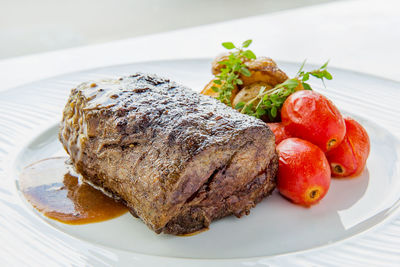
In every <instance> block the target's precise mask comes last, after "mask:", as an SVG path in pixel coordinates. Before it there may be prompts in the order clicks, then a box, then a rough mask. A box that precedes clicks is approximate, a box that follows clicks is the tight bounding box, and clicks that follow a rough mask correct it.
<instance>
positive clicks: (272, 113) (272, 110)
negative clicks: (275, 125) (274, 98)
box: [271, 106, 278, 118]
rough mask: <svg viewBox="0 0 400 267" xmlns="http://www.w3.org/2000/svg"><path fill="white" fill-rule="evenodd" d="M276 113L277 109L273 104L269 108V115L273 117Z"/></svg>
mask: <svg viewBox="0 0 400 267" xmlns="http://www.w3.org/2000/svg"><path fill="white" fill-rule="evenodd" d="M277 115H278V109H277V108H276V107H275V106H274V107H272V108H271V116H272V117H273V118H275V117H276V116H277Z"/></svg>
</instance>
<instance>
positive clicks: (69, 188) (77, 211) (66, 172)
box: [19, 157, 127, 224]
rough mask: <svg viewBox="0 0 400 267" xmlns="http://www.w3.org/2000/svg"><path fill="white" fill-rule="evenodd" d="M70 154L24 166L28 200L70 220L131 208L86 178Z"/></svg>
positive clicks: (43, 210)
mask: <svg viewBox="0 0 400 267" xmlns="http://www.w3.org/2000/svg"><path fill="white" fill-rule="evenodd" d="M67 161H68V158H65V157H57V158H49V159H44V160H41V161H38V162H36V163H33V164H31V165H29V166H27V167H26V168H24V169H23V171H22V173H21V174H20V176H19V186H20V190H21V191H22V193H23V195H24V196H25V198H26V199H27V201H28V202H29V203H30V204H31V205H32V206H33V207H34V208H35V209H37V210H38V211H39V212H41V213H43V214H44V215H45V216H47V217H49V218H51V219H54V220H57V221H59V222H62V223H66V224H87V223H93V222H101V221H105V220H109V219H112V218H116V217H118V216H120V215H122V214H124V213H126V212H127V208H126V207H125V206H124V205H123V204H121V203H119V202H117V201H115V200H114V199H113V198H110V197H108V196H107V195H105V194H103V193H102V192H101V191H99V190H97V189H95V188H93V187H92V186H90V185H88V184H87V183H84V182H82V180H81V179H79V178H78V175H77V174H76V173H74V170H73V168H72V166H71V165H70V164H68V163H67Z"/></svg>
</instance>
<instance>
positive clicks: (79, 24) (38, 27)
mask: <svg viewBox="0 0 400 267" xmlns="http://www.w3.org/2000/svg"><path fill="white" fill-rule="evenodd" d="M334 1H338V0H249V1H244V0H197V1H196V0H146V1H145V0H117V1H115V0H84V1H81V0H69V1H54V0H34V1H32V0H0V48H1V49H0V59H5V58H10V57H16V56H23V55H27V54H32V53H39V52H45V51H51V50H56V49H62V48H70V47H75V46H82V45H88V44H94V43H102V42H108V41H113V40H118V39H124V38H129V37H136V36H140V35H147V34H152V33H157V32H163V31H169V30H175V29H181V28H186V27H193V26H199V25H204V24H209V23H214V22H219V21H226V20H231V19H237V18H243V17H248V16H253V15H260V14H266V13H272V12H277V11H280V10H287V9H294V8H298V7H304V6H311V5H317V4H324V3H327V2H334ZM342 1H343V0H342Z"/></svg>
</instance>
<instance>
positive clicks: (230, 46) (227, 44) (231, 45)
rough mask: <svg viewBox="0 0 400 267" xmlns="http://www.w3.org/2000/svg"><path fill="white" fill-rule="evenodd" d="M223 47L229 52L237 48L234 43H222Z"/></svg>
mask: <svg viewBox="0 0 400 267" xmlns="http://www.w3.org/2000/svg"><path fill="white" fill-rule="evenodd" d="M222 46H223V47H225V48H226V49H228V50H231V49H234V48H236V46H235V45H234V44H233V43H232V42H224V43H222Z"/></svg>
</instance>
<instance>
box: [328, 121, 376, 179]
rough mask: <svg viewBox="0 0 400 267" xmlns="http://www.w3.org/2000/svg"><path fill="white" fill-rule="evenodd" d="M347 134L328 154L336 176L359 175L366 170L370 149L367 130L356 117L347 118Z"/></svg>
mask: <svg viewBox="0 0 400 267" xmlns="http://www.w3.org/2000/svg"><path fill="white" fill-rule="evenodd" d="M344 121H345V123H346V135H345V137H344V139H343V141H342V143H340V145H339V146H338V147H337V148H334V149H332V150H331V151H329V152H328V153H326V156H327V158H328V161H329V163H330V165H331V170H332V175H333V176H334V177H346V176H352V177H354V176H358V175H359V174H361V172H362V171H363V170H364V167H365V164H366V162H367V158H368V155H369V151H370V142H369V137H368V133H367V131H366V130H365V129H364V128H363V127H362V126H361V125H360V124H359V123H358V122H357V121H355V120H354V119H352V118H345V119H344Z"/></svg>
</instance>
